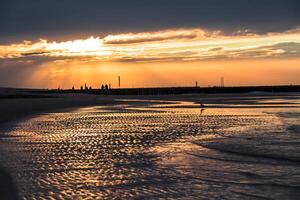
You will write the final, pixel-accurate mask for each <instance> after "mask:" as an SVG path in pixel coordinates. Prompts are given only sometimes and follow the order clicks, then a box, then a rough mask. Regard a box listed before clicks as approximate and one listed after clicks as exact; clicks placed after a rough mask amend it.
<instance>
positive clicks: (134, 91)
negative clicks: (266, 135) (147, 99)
mask: <svg viewBox="0 0 300 200" xmlns="http://www.w3.org/2000/svg"><path fill="white" fill-rule="evenodd" d="M36 92H43V93H44V92H46V93H57V92H59V93H87V94H100V95H175V94H189V93H250V92H270V93H277V92H300V85H282V86H240V87H161V88H118V89H116V88H114V89H111V88H110V87H108V86H104V87H101V88H100V89H92V88H91V87H89V88H85V89H82V88H80V89H74V88H72V89H70V90H61V89H59V90H46V91H45V90H44V91H36Z"/></svg>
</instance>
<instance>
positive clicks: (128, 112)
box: [0, 95, 300, 199]
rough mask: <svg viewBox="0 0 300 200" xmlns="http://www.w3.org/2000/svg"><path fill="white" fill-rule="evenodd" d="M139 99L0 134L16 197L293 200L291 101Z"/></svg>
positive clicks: (295, 159)
mask: <svg viewBox="0 0 300 200" xmlns="http://www.w3.org/2000/svg"><path fill="white" fill-rule="evenodd" d="M97 98H102V97H97ZM137 98H138V97H118V98H116V97H115V101H114V103H113V104H106V105H100V106H99V105H96V106H88V107H84V108H74V109H71V110H64V111H56V112H48V113H44V114H39V115H35V116H32V117H30V118H28V119H25V120H21V121H19V122H13V123H12V124H11V125H9V126H10V128H9V129H5V128H3V129H2V131H1V135H2V136H1V138H0V150H1V152H2V153H1V155H0V164H1V165H3V166H5V167H6V168H8V169H9V170H10V172H11V174H12V175H13V177H14V180H15V183H16V185H17V187H18V190H19V196H20V197H22V198H28V199H31V198H55V199H58V198H87V197H90V198H93V199H97V198H98V199H111V198H121V199H138V198H141V199H157V198H179V199H207V198H209V199H215V198H219V199H261V198H263V199H297V195H299V189H300V168H299V166H300V165H299V157H300V149H299V143H300V137H299V127H300V121H299V117H300V110H299V109H300V102H299V96H297V95H281V96H280V95H279V96H278V95H277V96H270V95H267V96H261V95H241V96H234V95H225V96H220V95H216V96H212V95H210V96H205V97H204V96H202V98H201V99H200V98H199V95H196V96H195V95H183V96H173V97H170V96H163V97H158V96H152V97H142V98H139V99H137ZM135 99H136V100H135ZM199 101H201V102H205V105H206V108H205V109H200V108H199ZM100 104H101V103H100Z"/></svg>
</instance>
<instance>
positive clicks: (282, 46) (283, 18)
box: [0, 0, 300, 88]
mask: <svg viewBox="0 0 300 200" xmlns="http://www.w3.org/2000/svg"><path fill="white" fill-rule="evenodd" d="M299 11H300V2H299V1H297V0H251V1H250V0H249V1H243V0H201V1H198V0H156V1H154V0H128V1H124V0H107V1H106V0H103V1H102V0H99V1H96V0H87V1H79V0H73V1H66V0H60V1H59V0H52V1H50V0H48V1H47V0H41V1H35V0H26V1H22V0H19V1H17V0H7V1H5V0H4V1H1V2H0V87H32V88H57V87H60V88H70V87H72V86H73V85H74V86H75V87H77V88H78V87H80V86H81V85H83V84H84V83H87V84H88V85H91V86H92V87H94V88H95V87H100V85H101V84H102V83H107V84H108V83H111V84H112V86H113V87H117V77H118V76H121V79H122V87H153V86H155V87H156V86H193V85H194V84H195V81H198V83H199V85H200V86H209V85H210V86H213V85H219V82H220V77H224V78H225V85H279V84H300V78H299V77H300V12H299Z"/></svg>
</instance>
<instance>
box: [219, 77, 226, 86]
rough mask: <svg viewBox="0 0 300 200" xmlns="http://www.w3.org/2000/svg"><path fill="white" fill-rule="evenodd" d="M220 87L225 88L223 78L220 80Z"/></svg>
mask: <svg viewBox="0 0 300 200" xmlns="http://www.w3.org/2000/svg"><path fill="white" fill-rule="evenodd" d="M220 86H221V87H225V83H224V77H221V80H220Z"/></svg>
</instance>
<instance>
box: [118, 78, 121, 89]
mask: <svg viewBox="0 0 300 200" xmlns="http://www.w3.org/2000/svg"><path fill="white" fill-rule="evenodd" d="M118 85H119V88H121V76H118Z"/></svg>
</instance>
